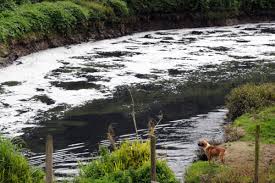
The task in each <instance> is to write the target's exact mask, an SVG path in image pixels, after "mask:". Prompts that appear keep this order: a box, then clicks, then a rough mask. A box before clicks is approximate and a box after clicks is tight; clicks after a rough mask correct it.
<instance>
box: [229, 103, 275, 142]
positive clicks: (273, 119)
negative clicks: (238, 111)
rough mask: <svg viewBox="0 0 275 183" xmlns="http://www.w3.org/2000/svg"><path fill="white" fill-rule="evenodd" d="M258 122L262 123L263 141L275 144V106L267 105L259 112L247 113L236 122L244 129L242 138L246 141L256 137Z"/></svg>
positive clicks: (235, 123)
mask: <svg viewBox="0 0 275 183" xmlns="http://www.w3.org/2000/svg"><path fill="white" fill-rule="evenodd" d="M256 124H260V125H261V131H260V133H261V138H260V139H261V142H262V143H265V144H275V133H274V132H275V106H272V107H267V108H265V109H263V110H261V111H259V112H257V113H252V114H251V113H247V114H245V115H242V116H241V117H239V118H237V119H236V120H235V122H234V125H236V126H238V127H241V128H243V129H244V131H245V134H244V136H243V137H242V138H241V139H242V140H245V141H253V140H254V139H255V129H256Z"/></svg>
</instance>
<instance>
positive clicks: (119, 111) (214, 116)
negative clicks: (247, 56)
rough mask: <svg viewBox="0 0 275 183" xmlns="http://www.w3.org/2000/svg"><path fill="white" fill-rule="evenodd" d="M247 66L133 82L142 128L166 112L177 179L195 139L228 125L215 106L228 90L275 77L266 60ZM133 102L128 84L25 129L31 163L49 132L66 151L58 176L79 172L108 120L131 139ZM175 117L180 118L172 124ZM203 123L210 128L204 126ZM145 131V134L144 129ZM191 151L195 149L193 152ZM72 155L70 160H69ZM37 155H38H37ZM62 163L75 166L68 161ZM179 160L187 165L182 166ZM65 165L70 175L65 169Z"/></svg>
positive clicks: (164, 134)
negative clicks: (80, 163) (182, 77)
mask: <svg viewBox="0 0 275 183" xmlns="http://www.w3.org/2000/svg"><path fill="white" fill-rule="evenodd" d="M240 64H241V63H240ZM243 65H244V63H242V64H241V66H238V64H236V63H235V62H234V63H232V64H225V65H223V66H220V67H217V70H216V71H215V72H212V71H211V72H208V71H206V72H201V71H202V70H203V69H204V68H201V70H200V72H199V71H194V72H190V74H189V76H188V81H187V82H182V83H181V82H178V80H177V79H175V80H168V81H163V82H157V83H152V84H146V85H138V84H137V85H134V86H131V90H132V93H133V96H134V98H135V101H136V113H137V121H138V128H139V129H146V128H147V121H148V118H149V117H155V116H156V115H157V114H158V113H159V111H162V112H163V113H164V120H163V125H164V126H163V128H160V129H159V130H158V137H159V139H158V141H159V142H158V149H159V152H160V153H163V154H166V156H168V163H169V164H170V165H171V167H172V168H173V169H174V171H175V172H176V173H177V176H178V177H179V178H181V176H182V166H186V165H187V164H188V162H192V161H193V159H194V158H195V155H194V152H195V151H194V149H196V147H194V144H195V143H194V142H195V141H196V140H197V139H198V138H201V137H203V136H209V137H213V138H221V137H222V130H221V127H220V126H221V125H222V124H223V123H224V117H225V111H224V110H222V111H219V110H218V111H217V110H216V109H217V108H219V107H222V106H224V97H225V95H226V94H227V93H228V92H229V91H230V89H232V88H234V87H236V86H238V85H240V84H243V83H247V82H255V83H258V82H268V81H275V78H274V74H273V73H272V68H273V66H274V65H272V64H269V65H268V66H265V67H263V65H262V64H254V65H253V63H252V64H251V65H250V67H249V68H247V70H248V69H249V72H247V71H245V69H242V72H240V71H239V70H238V68H239V67H243ZM206 67H208V68H210V67H212V66H206ZM229 70H230V79H228V78H229V77H228V73H229V72H228V71H229ZM130 104H131V101H130V96H129V92H128V87H127V86H119V87H117V88H116V91H115V92H114V95H113V97H112V98H109V99H99V100H94V101H91V102H88V103H86V104H85V105H83V106H79V107H76V108H73V109H71V110H69V111H67V112H66V113H65V114H64V117H63V118H61V119H52V120H48V121H45V122H43V123H42V124H43V126H42V127H37V128H35V129H25V132H24V135H23V138H24V139H25V141H26V142H28V146H29V148H30V149H31V150H32V153H34V154H32V155H30V156H31V157H32V158H31V162H32V163H33V164H37V165H40V164H41V163H42V162H43V158H42V159H41V156H40V155H41V153H42V152H44V143H45V142H44V138H45V137H46V135H47V134H49V133H50V134H52V135H53V136H54V146H55V149H57V150H62V149H64V150H63V151H62V153H63V154H62V155H61V154H60V153H58V155H56V156H57V158H56V159H57V160H56V161H57V162H59V163H56V169H57V172H56V174H57V175H59V176H68V175H66V174H67V173H68V170H69V169H73V170H74V171H76V167H77V163H76V162H77V161H79V160H83V161H88V160H89V158H88V157H90V156H91V153H95V152H96V151H97V149H98V145H99V144H102V143H103V144H104V140H105V139H106V132H107V128H108V125H109V124H112V125H113V126H114V128H115V131H116V135H117V136H119V137H121V138H122V137H123V138H125V137H126V138H129V137H131V135H129V136H127V135H125V134H132V133H133V132H134V127H133V123H132V118H131V115H130V111H131V105H130ZM209 111H213V113H211V112H210V113H209ZM208 118H209V119H208ZM179 119H186V121H185V122H182V121H181V120H179ZM175 120H176V122H173V121H175ZM178 120H179V121H178ZM205 121H206V122H207V125H208V127H206V126H205V125H203V126H202V124H204V122H205ZM213 121H214V122H213ZM211 123H213V124H211ZM196 124H197V125H196ZM206 128H209V130H208V132H209V133H211V134H208V133H206V132H205V129H206ZM141 133H142V134H143V135H145V137H146V131H143V132H141ZM216 135H218V136H216ZM123 138H122V139H123ZM74 144H77V145H76V146H74ZM78 144H80V145H78ZM164 144H165V145H164ZM190 149H193V151H192V152H193V154H192V153H191V152H190ZM183 152H184V153H185V155H183V154H182V153H183ZM186 154H187V155H186ZM68 155H70V156H69V157H70V158H69V160H66V158H68ZM36 156H38V157H39V158H38V159H36V158H35V157H36ZM85 158H86V159H85ZM64 161H66V162H67V161H69V162H70V163H71V164H69V165H68V164H67V165H64ZM178 161H180V162H183V164H181V165H180V166H179V164H178ZM67 163H68V162H67ZM179 167H180V168H179ZM62 168H63V169H64V170H63V171H64V172H66V173H64V172H62ZM74 173H76V172H74Z"/></svg>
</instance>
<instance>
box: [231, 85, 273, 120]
mask: <svg viewBox="0 0 275 183" xmlns="http://www.w3.org/2000/svg"><path fill="white" fill-rule="evenodd" d="M274 102H275V83H267V84H261V85H255V84H246V85H243V86H241V87H238V88H235V89H233V90H232V91H231V93H230V94H229V95H228V96H227V99H226V107H227V108H228V110H229V113H228V117H229V118H230V119H232V120H234V119H236V118H237V117H239V116H241V115H242V114H245V113H247V112H251V111H253V110H257V109H259V108H261V107H265V106H268V105H272V104H274Z"/></svg>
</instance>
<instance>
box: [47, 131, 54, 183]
mask: <svg viewBox="0 0 275 183" xmlns="http://www.w3.org/2000/svg"><path fill="white" fill-rule="evenodd" d="M46 183H53V137H52V136H51V135H48V136H47V141H46Z"/></svg>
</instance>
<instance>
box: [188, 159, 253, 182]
mask: <svg viewBox="0 0 275 183" xmlns="http://www.w3.org/2000/svg"><path fill="white" fill-rule="evenodd" d="M185 182H186V183H200V182H211V183H225V182H234V183H249V182H253V181H252V177H251V176H243V175H241V174H240V172H239V171H238V170H236V169H234V168H231V167H229V166H226V165H218V164H209V163H208V162H207V161H197V162H195V163H193V164H192V165H191V166H190V167H189V168H188V169H187V171H186V174H185Z"/></svg>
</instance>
